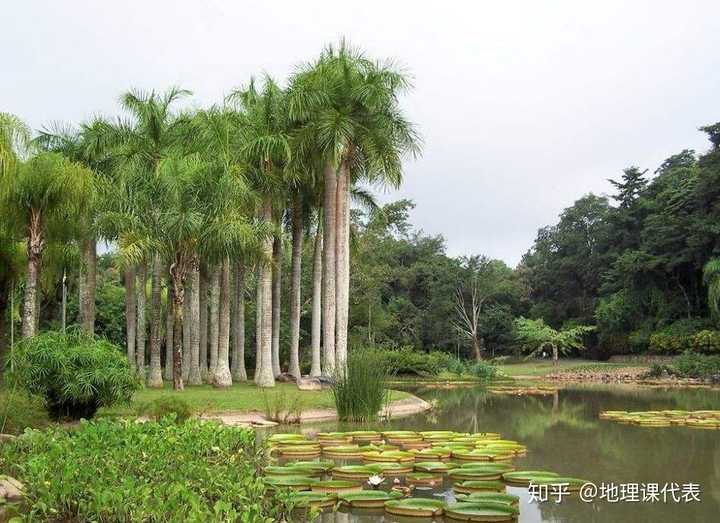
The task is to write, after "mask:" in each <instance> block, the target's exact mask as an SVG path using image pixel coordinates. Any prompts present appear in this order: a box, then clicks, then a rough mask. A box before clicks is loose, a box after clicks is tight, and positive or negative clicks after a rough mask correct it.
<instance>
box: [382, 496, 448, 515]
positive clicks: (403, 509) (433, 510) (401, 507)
mask: <svg viewBox="0 0 720 523" xmlns="http://www.w3.org/2000/svg"><path fill="white" fill-rule="evenodd" d="M444 507H445V503H443V502H442V501H440V500H437V499H427V498H409V499H398V500H393V501H386V502H385V512H387V513H389V514H394V515H396V516H412V517H432V516H442V513H443V509H444Z"/></svg>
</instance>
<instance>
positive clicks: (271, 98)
mask: <svg viewBox="0 0 720 523" xmlns="http://www.w3.org/2000/svg"><path fill="white" fill-rule="evenodd" d="M228 100H229V101H230V102H231V103H236V104H237V105H238V110H239V111H240V112H241V113H242V114H243V116H244V123H245V125H244V126H243V129H242V130H243V136H242V142H243V144H242V148H241V152H242V155H243V158H244V163H245V165H246V177H247V179H248V181H249V183H250V185H251V186H252V187H253V189H254V192H255V193H257V194H258V195H259V197H260V198H261V200H262V204H261V205H260V211H259V217H260V218H261V220H262V221H264V222H265V223H272V222H273V207H274V201H277V200H282V199H283V198H282V197H283V194H282V192H283V188H284V182H285V179H284V176H283V175H284V169H285V166H286V165H287V163H288V162H289V161H290V159H291V152H290V136H289V134H288V123H287V113H286V108H285V93H284V92H283V91H282V89H280V87H279V86H278V85H277V84H276V83H275V82H274V81H273V80H272V79H271V78H269V77H266V78H265V79H264V82H263V87H262V89H261V90H259V91H258V90H257V89H256V87H255V84H254V82H251V83H250V85H249V86H248V87H246V88H244V89H240V90H237V91H234V92H233V93H232V94H231V95H230V96H229V98H228ZM261 253H262V258H263V259H262V261H261V262H260V264H259V274H258V281H259V285H260V286H261V288H260V289H258V294H259V296H260V297H261V301H260V302H258V304H257V306H258V307H260V309H261V310H260V311H259V318H260V319H261V321H260V325H259V326H258V327H259V330H260V348H261V350H260V357H261V360H260V366H259V371H258V372H257V373H256V376H255V382H256V383H257V384H258V385H259V386H261V387H272V386H274V385H275V376H274V373H273V368H272V332H273V324H272V269H271V261H272V258H273V239H272V237H267V238H265V239H264V240H263V241H262V249H261Z"/></svg>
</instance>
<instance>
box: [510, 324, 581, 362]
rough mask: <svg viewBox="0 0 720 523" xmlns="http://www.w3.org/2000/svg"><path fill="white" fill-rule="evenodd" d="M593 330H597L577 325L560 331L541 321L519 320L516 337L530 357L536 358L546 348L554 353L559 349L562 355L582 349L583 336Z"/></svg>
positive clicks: (516, 326) (516, 325)
mask: <svg viewBox="0 0 720 523" xmlns="http://www.w3.org/2000/svg"><path fill="white" fill-rule="evenodd" d="M593 330H595V327H593V326H588V325H577V326H574V327H568V328H565V329H562V330H559V331H558V330H555V329H553V328H552V327H550V326H549V325H547V324H546V323H545V322H544V321H543V320H541V319H540V320H529V319H527V318H518V319H517V320H515V336H516V337H517V339H518V342H519V343H520V345H521V346H522V347H523V348H524V349H525V350H526V351H527V352H528V353H529V355H530V356H536V355H537V353H538V352H539V351H541V350H543V349H546V348H550V349H552V350H553V352H555V350H556V349H557V351H559V352H560V353H562V354H566V353H568V352H570V351H571V350H572V349H576V350H579V349H582V348H583V336H584V335H586V334H587V333H589V332H592V331H593ZM553 355H554V354H553Z"/></svg>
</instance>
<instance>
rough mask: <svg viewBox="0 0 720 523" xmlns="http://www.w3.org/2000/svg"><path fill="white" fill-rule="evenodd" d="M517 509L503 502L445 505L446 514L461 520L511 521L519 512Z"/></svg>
mask: <svg viewBox="0 0 720 523" xmlns="http://www.w3.org/2000/svg"><path fill="white" fill-rule="evenodd" d="M517 513H518V512H517V509H515V508H514V507H511V506H509V505H505V504H503V503H493V502H484V503H479V502H476V503H451V504H449V505H447V506H446V507H445V515H446V516H448V517H449V518H452V519H457V520H461V521H477V522H487V523H493V522H497V521H510V520H512V519H513V518H514V517H515V515H516V514H517Z"/></svg>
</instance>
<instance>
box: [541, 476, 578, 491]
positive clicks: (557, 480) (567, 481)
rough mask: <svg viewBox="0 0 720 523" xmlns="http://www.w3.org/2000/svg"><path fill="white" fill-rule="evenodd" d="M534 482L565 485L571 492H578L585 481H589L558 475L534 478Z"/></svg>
mask: <svg viewBox="0 0 720 523" xmlns="http://www.w3.org/2000/svg"><path fill="white" fill-rule="evenodd" d="M533 483H535V484H536V485H565V486H566V488H567V490H568V491H569V492H577V491H579V490H580V488H582V486H583V485H584V484H585V483H587V481H586V480H584V479H579V478H567V477H563V476H557V477H552V478H538V479H534V480H533Z"/></svg>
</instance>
